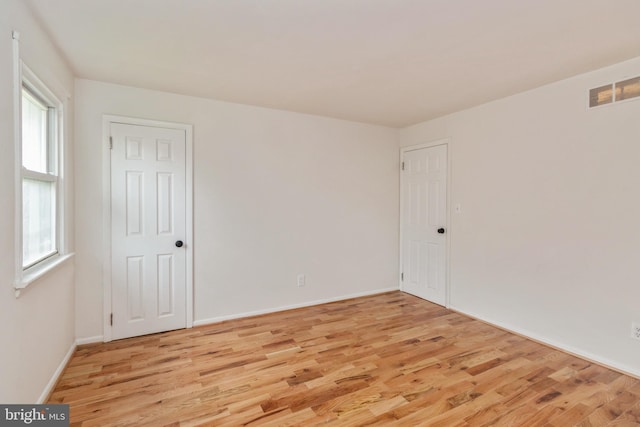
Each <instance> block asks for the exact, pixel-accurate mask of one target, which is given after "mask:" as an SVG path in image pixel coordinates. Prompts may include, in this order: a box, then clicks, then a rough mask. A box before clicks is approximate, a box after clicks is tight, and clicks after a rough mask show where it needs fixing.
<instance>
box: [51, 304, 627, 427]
mask: <svg viewBox="0 0 640 427" xmlns="http://www.w3.org/2000/svg"><path fill="white" fill-rule="evenodd" d="M50 402H52V403H68V404H70V405H71V425H72V426H83V427H89V426H147V425H148V426H200V425H206V426H209V425H211V426H242V425H250V426H254V425H261V426H267V425H269V426H294V425H301V426H313V425H327V424H328V425H336V426H355V425H368V426H371V425H376V426H387V425H398V426H447V427H449V426H484V425H500V426H557V427H565V426H573V425H580V426H604V425H616V426H633V425H640V380H637V379H633V378H631V377H628V376H625V375H622V374H620V373H617V372H614V371H611V370H609V369H606V368H603V367H601V366H598V365H595V364H593V363H590V362H587V361H584V360H581V359H578V358H576V357H573V356H570V355H567V354H565V353H562V352H560V351H556V350H553V349H550V348H548V347H545V346H543V345H540V344H537V343H534V342H532V341H529V340H527V339H524V338H521V337H519V336H516V335H513V334H510V333H507V332H505V331H502V330H500V329H496V328H494V327H491V326H488V325H486V324H484V323H482V322H479V321H476V320H473V319H470V318H467V317H465V316H462V315H460V314H457V313H453V312H451V311H448V310H446V309H444V308H442V307H440V306H437V305H434V304H431V303H429V302H426V301H423V300H421V299H418V298H415V297H413V296H410V295H407V294H404V293H401V292H391V293H386V294H380V295H375V296H371V297H364V298H358V299H352V300H348V301H342V302H336V303H331V304H325V305H320V306H314V307H309V308H302V309H297V310H291V311H286V312H280V313H275V314H268V315H264V316H258V317H252V318H246V319H240V320H233V321H227V322H223V323H219V324H214V325H208V326H202V327H197V328H193V329H189V330H180V331H173V332H167V333H163V334H156V335H149V336H145V337H139V338H132V339H127V340H121V341H116V342H111V343H106V344H99V345H88V346H83V347H80V348H79V349H78V350H77V351H76V354H75V355H74V356H73V358H72V360H71V361H70V363H69V365H68V367H67V369H66V370H65V372H64V374H63V376H62V378H61V380H60V381H59V383H58V385H57V386H56V388H55V390H54V392H53V393H52V395H51V398H50Z"/></svg>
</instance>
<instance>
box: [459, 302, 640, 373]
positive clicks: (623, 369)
mask: <svg viewBox="0 0 640 427" xmlns="http://www.w3.org/2000/svg"><path fill="white" fill-rule="evenodd" d="M450 309H451V310H453V311H455V312H456V313H460V314H463V315H465V316H468V317H471V318H473V319H476V320H479V321H481V322H484V323H487V324H489V325H492V326H495V327H497V328H500V329H503V330H505V331H507V332H511V333H514V334H516V335H520V336H522V337H524V338H528V339H530V340H532V341H535V342H538V343H540V344H544V345H546V346H549V347H552V348H555V349H556V350H560V351H563V352H565V353H569V354H571V355H573V356H576V357H579V358H581V359H584V360H586V361H588V362H594V363H597V364H598V365H602V366H604V367H605V368H609V369H612V370H614V371H617V372H620V373H622V374H625V375H629V376H631V377H634V378H637V379H640V371H638V370H637V369H635V368H633V367H631V366H627V365H624V364H621V363H618V362H615V361H613V360H609V359H607V358H606V357H602V356H598V355H595V354H592V353H589V352H586V351H583V350H581V349H578V348H575V347H572V346H570V345H566V344H564V343H560V342H558V341H556V340H553V339H550V338H547V337H544V336H542V335H539V334H536V333H533V332H531V331H527V330H525V329H521V328H517V327H514V326H511V325H508V324H505V323H503V322H499V321H496V320H493V319H489V318H487V317H484V316H479V315H477V314H474V313H471V312H469V311H465V310H460V309H457V308H455V307H450Z"/></svg>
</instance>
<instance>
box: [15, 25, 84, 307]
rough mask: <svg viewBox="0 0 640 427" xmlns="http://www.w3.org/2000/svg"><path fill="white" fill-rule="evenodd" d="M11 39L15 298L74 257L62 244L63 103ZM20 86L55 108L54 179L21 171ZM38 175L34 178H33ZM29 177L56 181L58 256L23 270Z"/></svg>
mask: <svg viewBox="0 0 640 427" xmlns="http://www.w3.org/2000/svg"><path fill="white" fill-rule="evenodd" d="M12 37H13V78H14V138H15V143H14V149H15V159H14V161H15V238H14V240H15V263H16V266H15V281H14V284H13V287H14V291H15V296H16V298H17V297H19V296H20V291H21V290H23V289H25V288H26V287H27V286H29V285H30V284H32V283H34V282H35V281H37V280H38V279H40V278H41V277H43V276H45V275H46V274H47V273H49V272H51V271H53V270H54V269H56V268H57V267H58V266H60V265H62V264H64V263H65V262H66V261H68V260H70V259H71V258H72V257H73V255H74V254H73V253H69V252H68V246H67V242H66V241H65V212H64V206H65V194H64V168H63V159H64V132H63V130H64V129H63V127H64V103H63V102H62V101H60V98H59V97H58V96H56V95H55V94H54V93H53V92H52V91H51V90H50V89H49V88H48V86H47V85H46V84H44V83H43V82H42V80H40V79H39V78H38V76H36V75H35V74H34V73H33V72H32V71H31V70H30V69H29V68H28V67H27V66H26V65H25V64H24V63H23V62H22V60H21V59H20V51H19V40H20V35H19V33H18V32H17V31H14V32H13V33H12ZM23 82H27V85H28V86H29V88H30V89H35V92H36V93H37V94H38V95H41V96H42V97H44V98H45V99H47V100H48V101H49V102H52V103H53V104H54V108H55V114H56V117H55V123H56V127H55V132H56V135H55V137H56V142H55V144H54V147H52V149H53V150H54V154H53V156H54V159H55V162H56V163H55V165H53V166H54V168H53V169H54V170H55V171H56V177H51V176H48V175H47V174H42V173H38V172H33V171H28V170H26V169H24V168H23V167H22V88H23ZM36 175H37V176H36ZM28 176H32V177H34V178H37V179H40V180H48V181H49V180H50V181H52V182H53V181H56V240H57V243H56V246H57V252H56V253H55V254H53V255H51V256H49V257H47V258H45V259H44V260H42V261H40V262H38V263H37V264H35V265H34V266H32V267H29V268H26V269H25V268H24V267H23V265H22V262H23V255H22V245H23V243H22V233H23V230H22V180H23V178H24V177H28Z"/></svg>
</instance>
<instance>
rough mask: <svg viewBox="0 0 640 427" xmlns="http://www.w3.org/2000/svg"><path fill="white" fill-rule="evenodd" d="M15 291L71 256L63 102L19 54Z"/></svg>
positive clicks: (16, 94)
mask: <svg viewBox="0 0 640 427" xmlns="http://www.w3.org/2000/svg"><path fill="white" fill-rule="evenodd" d="M17 64H18V65H19V66H18V67H17V70H18V71H17V72H16V80H15V81H16V88H15V112H16V259H17V260H18V261H17V263H16V282H15V286H14V287H15V290H16V296H19V295H20V289H22V288H25V287H26V286H28V285H29V284H30V283H32V282H33V281H35V280H36V279H38V278H39V277H41V276H43V275H44V274H46V273H47V272H48V271H50V270H51V269H53V268H55V267H56V266H58V265H60V264H61V263H62V262H64V261H65V260H67V259H69V258H70V257H71V254H68V253H66V252H65V247H64V239H63V236H64V233H63V226H64V220H63V194H62V188H63V185H62V174H61V171H62V170H63V168H62V149H63V146H62V141H63V136H62V117H63V116H62V115H63V103H62V102H61V101H59V100H58V98H57V97H56V96H55V95H54V94H53V93H52V92H51V91H50V90H49V89H48V88H47V87H46V86H45V85H44V83H42V81H40V80H39V79H38V78H37V77H36V76H35V74H33V72H31V70H29V68H27V67H26V66H25V65H24V64H22V63H21V62H20V61H19V59H17Z"/></svg>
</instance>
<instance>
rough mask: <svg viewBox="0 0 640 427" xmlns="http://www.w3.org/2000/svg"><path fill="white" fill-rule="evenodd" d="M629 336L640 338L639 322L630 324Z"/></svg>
mask: <svg viewBox="0 0 640 427" xmlns="http://www.w3.org/2000/svg"><path fill="white" fill-rule="evenodd" d="M631 338H635V339H637V340H640V323H636V322H633V323H632V324H631Z"/></svg>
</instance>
